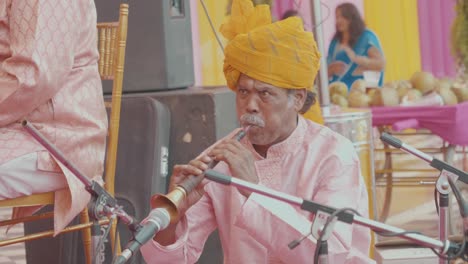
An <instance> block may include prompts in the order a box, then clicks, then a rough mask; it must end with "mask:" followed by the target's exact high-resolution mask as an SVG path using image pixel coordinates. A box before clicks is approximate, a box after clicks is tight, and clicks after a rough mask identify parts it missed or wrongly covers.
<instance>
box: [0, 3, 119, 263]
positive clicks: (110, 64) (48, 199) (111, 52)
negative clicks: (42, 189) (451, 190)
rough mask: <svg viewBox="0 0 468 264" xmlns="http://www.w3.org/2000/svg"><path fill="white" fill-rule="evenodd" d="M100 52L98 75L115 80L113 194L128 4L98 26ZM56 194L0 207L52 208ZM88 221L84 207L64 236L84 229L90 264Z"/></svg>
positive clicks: (109, 175) (110, 150)
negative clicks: (74, 223)
mask: <svg viewBox="0 0 468 264" xmlns="http://www.w3.org/2000/svg"><path fill="white" fill-rule="evenodd" d="M97 28H98V43H97V45H98V50H99V54H100V56H99V74H100V76H101V79H102V80H112V81H113V89H112V101H111V103H110V104H107V103H106V107H110V108H111V110H110V118H109V122H110V123H109V130H108V140H107V150H106V164H105V175H104V180H105V189H106V190H107V192H109V193H110V194H111V195H114V183H115V181H114V177H115V168H116V161H117V140H118V136H119V124H120V106H121V97H122V85H123V71H124V62H125V46H126V41H127V28H128V4H121V5H120V14H119V21H117V22H110V23H98V25H97ZM53 204H54V192H48V193H40V194H33V195H30V196H25V197H19V198H15V199H8V200H2V201H0V208H2V207H3V208H6V207H22V206H34V205H53ZM50 217H53V212H50V213H45V214H40V215H34V216H30V217H25V218H21V219H11V220H5V221H1V222H0V226H7V225H12V224H17V223H21V222H30V221H35V220H40V219H44V218H50ZM108 222H109V221H108V220H103V221H100V223H101V224H105V223H108ZM91 225H92V223H91V222H90V221H89V215H88V210H87V208H85V209H84V210H83V211H82V212H81V213H80V224H78V225H74V226H69V227H66V228H65V229H64V230H63V231H62V232H61V233H67V232H73V231H78V230H81V231H82V234H83V244H84V248H85V255H86V262H87V263H91V258H92V256H91V252H92V250H91V229H90V227H91ZM112 227H113V230H111V232H110V234H111V243H112V248H114V243H117V245H118V246H117V253H120V243H119V242H118V238H115V236H114V234H115V229H116V224H114V225H113V226H112ZM53 234H54V231H53V230H50V231H45V232H40V233H36V234H31V235H27V236H22V237H16V238H9V239H6V240H2V241H0V247H1V246H6V245H10V244H15V243H20V242H25V241H30V240H35V239H40V238H44V237H51V236H53Z"/></svg>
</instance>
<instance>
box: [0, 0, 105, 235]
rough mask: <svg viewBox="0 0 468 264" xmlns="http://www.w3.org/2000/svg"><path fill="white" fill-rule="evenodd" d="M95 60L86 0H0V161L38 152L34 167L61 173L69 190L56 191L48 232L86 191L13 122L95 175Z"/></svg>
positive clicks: (98, 168) (99, 125) (90, 4)
mask: <svg viewBox="0 0 468 264" xmlns="http://www.w3.org/2000/svg"><path fill="white" fill-rule="evenodd" d="M97 59H98V51H97V29H96V8H95V5H94V1H93V0H80V1H78V0H66V1H63V0H24V1H13V0H2V1H0V164H2V163H5V162H8V161H9V160H12V159H14V158H16V157H19V156H22V155H25V154H28V153H31V152H38V164H37V168H38V170H47V171H63V172H64V174H65V177H66V178H67V181H68V184H69V187H70V189H64V190H60V191H57V192H56V196H55V213H56V214H55V221H54V222H55V230H56V231H58V230H61V229H62V228H63V227H64V226H66V225H67V224H68V223H69V222H70V221H71V220H72V219H73V217H74V216H75V215H77V214H78V213H79V212H80V211H81V210H82V209H83V208H84V207H85V206H86V204H87V202H88V201H89V198H90V195H89V194H88V193H87V192H86V191H85V190H84V189H83V185H82V184H81V182H79V181H78V180H77V179H76V178H75V176H74V175H72V174H71V173H70V172H69V171H68V170H66V169H65V168H64V166H62V165H61V164H57V163H56V162H55V161H54V160H53V158H52V157H51V156H50V155H49V154H48V153H47V152H46V151H45V150H44V148H43V147H42V146H40V145H39V144H38V143H37V142H36V141H35V140H34V139H33V138H32V137H31V136H30V135H29V134H28V133H27V132H26V131H24V129H23V128H22V127H21V125H20V124H19V122H20V121H21V120H22V119H24V118H26V119H27V120H29V122H31V123H32V124H33V125H35V126H36V127H37V128H38V129H39V131H40V132H42V133H43V134H44V135H45V136H46V137H47V138H48V139H49V140H50V141H52V143H54V144H55V145H56V146H57V148H59V149H60V150H61V151H62V152H63V153H64V154H65V156H66V157H67V158H68V159H69V160H70V161H71V162H72V163H73V164H75V165H76V166H77V167H78V168H79V169H80V170H81V171H83V172H84V173H85V175H87V176H89V177H93V178H94V177H101V176H102V172H103V161H104V152H105V137H106V131H107V117H106V112H105V108H104V101H103V96H102V87H101V80H100V77H99V72H98V68H97ZM31 177H34V175H31ZM0 182H1V179H0ZM32 210H33V209H31V208H29V210H28V209H23V210H22V211H21V210H20V211H16V212H18V214H17V215H16V216H19V215H23V214H28V213H31V211H32Z"/></svg>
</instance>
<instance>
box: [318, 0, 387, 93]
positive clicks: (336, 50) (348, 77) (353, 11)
mask: <svg viewBox="0 0 468 264" xmlns="http://www.w3.org/2000/svg"><path fill="white" fill-rule="evenodd" d="M335 16H336V32H335V35H334V37H333V39H332V41H331V43H330V46H329V48H328V56H327V64H328V77H329V82H330V83H332V82H336V81H341V82H344V83H345V84H347V86H348V89H349V88H350V87H351V85H352V83H353V82H354V81H355V80H357V79H364V75H363V74H364V72H365V71H376V72H380V77H379V82H378V86H381V85H382V82H383V77H384V76H383V75H384V68H385V59H384V55H383V52H382V48H381V46H380V42H379V40H378V38H377V36H376V35H375V34H374V33H373V32H372V31H371V30H369V29H367V28H366V25H365V23H364V21H363V19H362V17H361V15H360V14H359V11H358V9H357V8H356V6H355V5H353V4H351V3H344V4H341V5H339V6H337V8H336V10H335Z"/></svg>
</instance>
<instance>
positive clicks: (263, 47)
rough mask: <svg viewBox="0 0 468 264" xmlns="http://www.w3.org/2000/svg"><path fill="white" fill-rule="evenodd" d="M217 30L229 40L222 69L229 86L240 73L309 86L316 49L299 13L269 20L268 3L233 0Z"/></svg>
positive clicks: (287, 84) (279, 83)
mask: <svg viewBox="0 0 468 264" xmlns="http://www.w3.org/2000/svg"><path fill="white" fill-rule="evenodd" d="M220 31H221V33H222V34H223V35H224V36H225V37H226V38H227V39H228V40H229V42H228V44H227V45H226V47H225V49H224V53H225V59H224V66H223V70H224V76H225V77H226V81H227V85H228V87H229V88H231V89H232V90H235V89H236V85H237V81H238V79H239V76H240V74H241V73H243V74H245V75H247V76H249V77H251V78H253V79H256V80H259V81H262V82H265V83H269V84H271V85H274V86H277V87H281V88H286V89H303V88H306V89H308V90H312V87H313V83H314V80H315V76H316V75H317V71H318V69H319V66H320V53H319V51H318V49H317V44H316V42H315V40H314V37H313V35H312V33H310V32H307V31H304V27H303V23H302V20H301V19H300V18H299V17H290V18H288V19H285V20H281V21H278V22H275V23H271V14H270V7H269V6H268V5H257V6H255V7H254V6H253V3H252V1H251V0H234V1H233V2H232V8H231V16H230V17H229V19H228V21H227V22H226V23H224V24H223V25H222V26H221V28H220ZM317 110H318V113H314V114H313V115H314V116H315V115H318V116H319V117H320V118H318V119H316V118H312V119H316V120H315V121H318V122H320V123H322V122H321V114H320V108H318V104H315V109H314V110H313V112H317ZM310 115H311V114H309V116H310Z"/></svg>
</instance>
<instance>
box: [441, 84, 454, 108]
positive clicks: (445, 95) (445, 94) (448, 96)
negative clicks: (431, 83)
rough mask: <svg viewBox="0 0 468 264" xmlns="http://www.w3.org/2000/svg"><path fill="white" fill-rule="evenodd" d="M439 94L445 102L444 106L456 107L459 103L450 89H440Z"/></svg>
mask: <svg viewBox="0 0 468 264" xmlns="http://www.w3.org/2000/svg"><path fill="white" fill-rule="evenodd" d="M438 93H439V95H440V96H441V97H442V99H443V100H444V105H456V104H457V103H458V99H457V96H456V95H455V93H454V92H452V89H450V87H440V90H439V92H438Z"/></svg>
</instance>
